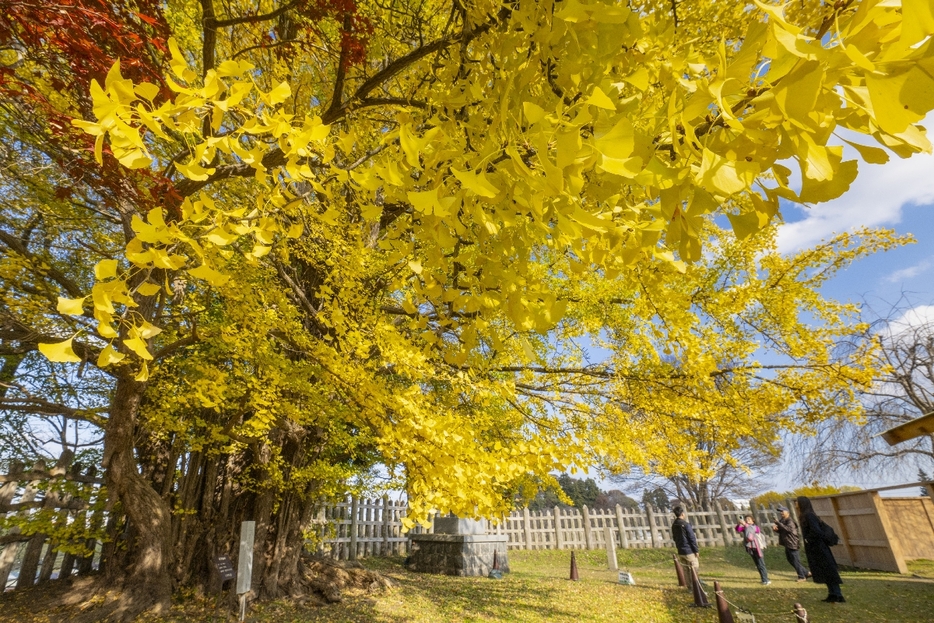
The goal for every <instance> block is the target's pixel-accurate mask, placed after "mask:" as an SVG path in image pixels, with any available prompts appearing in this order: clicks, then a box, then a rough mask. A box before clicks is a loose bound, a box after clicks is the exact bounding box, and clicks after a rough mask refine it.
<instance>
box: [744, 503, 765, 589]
mask: <svg viewBox="0 0 934 623" xmlns="http://www.w3.org/2000/svg"><path fill="white" fill-rule="evenodd" d="M736 531H737V532H740V533H742V535H743V545H745V546H746V553H748V554H749V555H750V556H752V559H753V560H754V561H755V562H756V569H758V570H759V578H760V579H761V580H762V584H763V585H764V586H768V585H769V584H771V582H770V581H769V572H768V571H766V569H765V560H764V559H763V558H762V550H764V549H765V544H764V543H763V542H762V538H761V537H760V536H759V526H757V525H756V520H755V519H753V517H752V515H746V522H745V523H741V524H739V525H738V526H736Z"/></svg>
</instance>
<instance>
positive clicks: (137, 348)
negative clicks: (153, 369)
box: [123, 337, 152, 359]
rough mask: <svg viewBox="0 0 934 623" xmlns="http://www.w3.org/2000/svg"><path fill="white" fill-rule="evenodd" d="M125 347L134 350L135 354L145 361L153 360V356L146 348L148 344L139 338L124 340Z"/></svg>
mask: <svg viewBox="0 0 934 623" xmlns="http://www.w3.org/2000/svg"><path fill="white" fill-rule="evenodd" d="M123 345H124V346H126V347H127V348H129V349H130V350H132V351H133V352H134V353H136V354H137V355H139V356H140V357H142V358H143V359H152V355H150V354H149V350H147V348H146V342H144V341H143V340H142V339H140V338H138V337H133V338H130V339H128V340H123Z"/></svg>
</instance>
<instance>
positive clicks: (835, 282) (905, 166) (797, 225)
mask: <svg viewBox="0 0 934 623" xmlns="http://www.w3.org/2000/svg"><path fill="white" fill-rule="evenodd" d="M854 156H855V154H852V153H851V154H850V157H854ZM859 166H860V174H859V176H858V177H857V179H856V181H855V182H854V183H853V185H852V187H851V188H850V190H849V192H847V193H846V194H845V195H844V196H843V197H841V198H839V199H837V200H834V201H831V202H828V203H825V204H820V205H816V206H810V207H802V206H794V205H789V206H786V208H785V209H784V210H783V212H784V217H785V224H784V225H782V226H781V228H780V233H779V248H780V250H782V251H783V252H791V251H795V250H798V249H801V248H805V247H808V246H811V245H813V244H815V243H817V242H820V241H821V240H824V239H827V238H829V237H831V236H832V235H833V234H835V233H840V232H843V231H850V230H853V229H856V228H858V227H860V226H871V227H885V228H889V229H894V230H895V231H896V232H898V233H899V234H909V233H910V234H912V235H913V236H914V237H915V238H916V239H917V243H915V244H912V245H908V246H904V247H901V248H898V249H895V250H893V251H889V252H887V253H879V254H876V255H874V256H870V257H868V258H866V259H863V260H861V261H860V262H857V263H856V264H854V265H853V266H851V267H850V268H848V269H847V270H845V271H842V272H841V273H840V274H838V275H837V276H836V277H835V278H834V279H832V280H831V281H829V282H828V283H827V284H826V285H825V286H824V288H823V293H824V294H825V295H826V296H828V297H831V298H835V299H837V300H843V301H851V302H854V303H862V304H864V305H865V306H868V309H867V310H866V318H867V320H868V319H872V318H873V317H874V316H877V315H881V316H885V315H887V314H889V312H890V310H892V308H893V306H896V305H897V306H898V307H899V312H898V313H897V314H896V318H897V319H899V321H900V322H909V323H914V322H922V321H931V320H934V155H930V154H922V155H917V156H914V157H912V158H909V159H907V160H902V159H900V158H897V157H894V156H893V158H892V160H890V161H889V162H888V163H886V164H884V165H870V164H866V163H863V162H860V165H859ZM914 477H915V474H910V473H898V472H892V471H889V472H876V473H874V474H872V475H868V474H850V475H844V474H841V475H840V476H838V477H835V478H834V479H833V480H832V484H836V485H845V484H849V485H857V486H863V487H866V486H881V485H888V484H901V483H905V482H911V481H913V480H914V479H915V478H914ZM771 484H773V485H774V486H776V487H777V488H781V489H787V488H792V486H794V485H797V484H800V483H798V482H797V481H796V480H795V476H794V469H793V467H792V466H790V465H787V464H786V466H785V468H784V469H783V470H781V473H779V474H776V478H775V480H774V481H773V483H771ZM901 493H902V494H903V495H904V494H905V493H904V492H901ZM911 495H914V493H913V492H912V493H911Z"/></svg>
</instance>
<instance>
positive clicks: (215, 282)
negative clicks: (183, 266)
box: [188, 264, 230, 286]
mask: <svg viewBox="0 0 934 623" xmlns="http://www.w3.org/2000/svg"><path fill="white" fill-rule="evenodd" d="M188 274H189V275H191V276H192V277H197V278H198V279H204V280H205V281H207V282H208V283H210V284H211V285H212V286H222V285H224V284H225V283H227V281H228V280H229V279H230V275H225V274H223V273H221V272H218V271H216V270H214V269H213V268H211V267H210V266H206V265H205V264H202V265H201V266H198V267H197V268H189V269H188Z"/></svg>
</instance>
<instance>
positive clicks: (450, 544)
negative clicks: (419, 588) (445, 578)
mask: <svg viewBox="0 0 934 623" xmlns="http://www.w3.org/2000/svg"><path fill="white" fill-rule="evenodd" d="M409 539H410V540H411V542H412V554H411V555H410V556H409V568H411V569H412V570H413V571H419V572H422V573H438V574H442V575H461V576H487V575H489V573H490V571H492V569H493V555H494V553H495V554H496V562H497V563H498V565H499V570H500V571H502V572H508V571H509V559H508V558H507V556H506V545H507V543H508V541H509V537H508V536H507V535H505V534H487V532H486V521H484V520H477V519H462V518H460V517H454V516H453V515H452V516H449V517H435V519H434V534H413V535H411V536H410V537H409Z"/></svg>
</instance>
